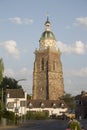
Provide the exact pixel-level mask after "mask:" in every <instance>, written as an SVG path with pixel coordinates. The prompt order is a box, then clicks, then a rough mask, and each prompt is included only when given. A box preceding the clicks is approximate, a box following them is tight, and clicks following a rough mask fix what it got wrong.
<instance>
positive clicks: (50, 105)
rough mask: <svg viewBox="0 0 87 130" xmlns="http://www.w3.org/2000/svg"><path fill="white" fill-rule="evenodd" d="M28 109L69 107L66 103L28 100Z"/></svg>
mask: <svg viewBox="0 0 87 130" xmlns="http://www.w3.org/2000/svg"><path fill="white" fill-rule="evenodd" d="M27 107H28V108H40V107H42V108H43V107H45V108H53V107H54V108H59V107H67V106H66V104H65V102H64V101H62V100H61V101H60V100H28V101H27Z"/></svg>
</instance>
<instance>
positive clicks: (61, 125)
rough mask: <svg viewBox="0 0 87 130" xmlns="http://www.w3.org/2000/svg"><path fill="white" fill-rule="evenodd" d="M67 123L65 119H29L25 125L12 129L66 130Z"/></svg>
mask: <svg viewBox="0 0 87 130" xmlns="http://www.w3.org/2000/svg"><path fill="white" fill-rule="evenodd" d="M66 127H67V123H66V121H63V120H44V121H39V120H37V121H29V122H28V123H26V125H25V126H22V127H19V128H13V129H10V130H66Z"/></svg>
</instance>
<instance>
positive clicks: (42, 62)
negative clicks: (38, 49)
mask: <svg viewBox="0 0 87 130" xmlns="http://www.w3.org/2000/svg"><path fill="white" fill-rule="evenodd" d="M42 70H44V58H42Z"/></svg>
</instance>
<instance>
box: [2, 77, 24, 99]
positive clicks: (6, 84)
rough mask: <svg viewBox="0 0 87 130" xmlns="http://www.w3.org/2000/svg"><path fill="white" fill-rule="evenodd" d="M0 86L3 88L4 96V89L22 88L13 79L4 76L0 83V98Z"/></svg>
mask: <svg viewBox="0 0 87 130" xmlns="http://www.w3.org/2000/svg"><path fill="white" fill-rule="evenodd" d="M2 88H3V97H4V98H5V91H6V89H19V88H22V86H21V85H18V84H17V81H16V80H15V79H13V78H8V77H4V78H3V80H2V82H1V84H0V99H1V97H2Z"/></svg>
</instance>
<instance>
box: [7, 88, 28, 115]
mask: <svg viewBox="0 0 87 130" xmlns="http://www.w3.org/2000/svg"><path fill="white" fill-rule="evenodd" d="M26 105H27V93H26V92H24V91H23V89H7V90H6V109H7V110H8V111H13V112H15V113H16V114H18V115H20V116H21V115H24V114H25V113H26Z"/></svg>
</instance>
